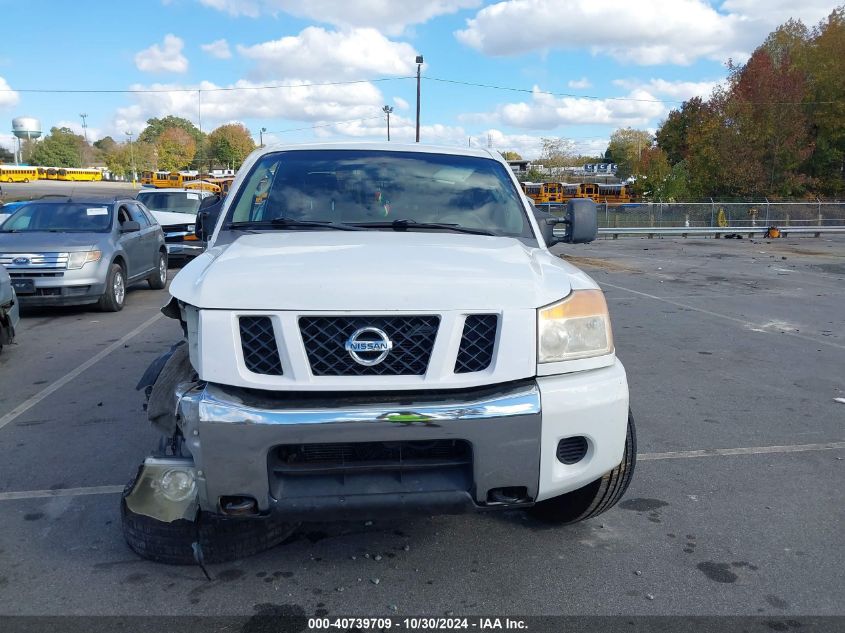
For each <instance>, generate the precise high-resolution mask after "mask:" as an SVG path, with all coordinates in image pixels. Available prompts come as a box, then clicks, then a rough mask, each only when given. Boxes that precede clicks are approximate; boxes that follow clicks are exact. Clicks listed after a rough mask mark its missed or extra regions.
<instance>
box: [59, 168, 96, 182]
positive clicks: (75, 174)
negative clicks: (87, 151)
mask: <svg viewBox="0 0 845 633" xmlns="http://www.w3.org/2000/svg"><path fill="white" fill-rule="evenodd" d="M102 179H103V172H101V171H100V170H99V169H76V168H70V167H68V168H65V167H62V168H61V169H59V170H58V171H57V172H56V180H71V181H83V180H102Z"/></svg>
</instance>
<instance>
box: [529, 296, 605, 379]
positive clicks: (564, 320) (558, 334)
mask: <svg viewBox="0 0 845 633" xmlns="http://www.w3.org/2000/svg"><path fill="white" fill-rule="evenodd" d="M537 338H538V341H537V354H538V362H540V363H555V362H558V361H562V360H575V359H577V358H590V357H591V356H602V355H604V354H609V353H611V352H612V351H613V333H612V332H611V330H610V315H609V314H608V312H607V302H606V301H605V300H604V293H603V292H602V291H601V290H573V291H572V294H570V295H569V296H568V297H566V298H565V299H563V300H562V301H558V302H557V303H553V304H552V305H550V306H546V307H545V308H540V309H539V310H538V311H537Z"/></svg>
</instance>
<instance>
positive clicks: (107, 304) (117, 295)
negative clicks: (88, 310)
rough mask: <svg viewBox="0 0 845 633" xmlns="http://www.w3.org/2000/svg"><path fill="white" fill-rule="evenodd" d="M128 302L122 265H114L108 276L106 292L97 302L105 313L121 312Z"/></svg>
mask: <svg viewBox="0 0 845 633" xmlns="http://www.w3.org/2000/svg"><path fill="white" fill-rule="evenodd" d="M125 301H126V275H125V274H124V273H123V267H122V266H121V265H120V264H112V265H111V268H110V269H109V274H108V275H107V276H106V291H105V292H104V293H103V296H102V297H100V300H99V301H98V302H97V307H99V308H100V310H102V311H103V312H120V311H121V310H123V304H124V302H125Z"/></svg>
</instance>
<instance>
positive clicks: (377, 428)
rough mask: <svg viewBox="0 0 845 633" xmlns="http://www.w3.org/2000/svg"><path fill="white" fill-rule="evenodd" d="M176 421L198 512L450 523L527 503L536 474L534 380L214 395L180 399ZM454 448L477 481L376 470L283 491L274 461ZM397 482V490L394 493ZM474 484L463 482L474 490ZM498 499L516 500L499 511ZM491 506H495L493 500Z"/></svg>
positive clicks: (216, 391)
mask: <svg viewBox="0 0 845 633" xmlns="http://www.w3.org/2000/svg"><path fill="white" fill-rule="evenodd" d="M178 411H179V417H180V424H181V427H182V432H183V434H184V436H185V438H186V447H187V449H188V450H189V451H190V453H191V455H192V456H193V462H194V468H195V472H196V481H197V493H198V499H199V506H200V507H201V508H202V509H204V510H208V511H211V512H219V511H220V509H221V506H220V499H221V497H231V496H242V497H251V498H253V499H255V500H256V502H257V506H258V510H259V511H261V512H267V511H270V510H274V511H279V512H283V513H285V514H288V515H290V516H291V517H294V516H296V517H299V518H330V517H332V516H335V517H338V516H344V515H347V514H348V513H349V512H352V513H355V512H357V511H361V513H362V514H366V513H367V512H368V511H369V512H372V511H374V510H376V511H379V512H381V511H382V510H383V509H392V508H396V507H397V506H402V507H403V508H405V509H409V510H411V509H414V508H416V509H417V510H418V509H420V508H424V509H425V510H427V511H428V510H430V511H432V512H451V511H460V510H461V509H471V508H472V507H485V506H495V505H508V504H509V503H511V502H512V504H513V505H520V504H524V503H531V502H532V501H533V500H534V499H536V498H537V494H538V485H539V468H540V440H541V426H542V425H541V416H540V390H539V388H538V386H537V384H536V382H535V381H523V382H521V383H518V384H513V383H511V384H508V385H498V386H496V387H493V388H485V389H474V390H471V391H469V392H468V391H463V392H458V393H450V392H444V391H440V392H438V393H434V394H419V393H418V394H407V393H406V394H389V395H383V396H380V395H365V396H360V395H357V394H347V395H346V396H342V395H341V396H332V395H331V394H326V393H323V394H320V397H319V400H318V399H316V398H315V397H309V396H297V397H293V398H292V397H286V396H283V395H279V396H273V395H263V394H260V395H257V394H256V392H250V391H246V390H241V389H232V388H224V387H221V386H217V385H213V384H208V385H206V386H204V387H198V388H194V389H191V390H189V391H187V392H186V393H183V394H182V395H181V397H180V398H179V404H178ZM443 440H455V441H460V442H465V443H468V444H469V445H470V447H471V473H469V474H468V479H467V480H466V481H464V483H463V484H458V485H457V486H452V483H453V482H450V480H449V478H448V477H446V476H445V471H444V476H443V477H440V478H438V477H436V476H431V477H428V478H426V477H423V476H420V477H416V476H407V477H405V478H403V476H402V473H401V472H400V471H398V470H397V471H396V472H394V471H393V470H391V468H394V466H395V465H393V466H391V465H384V464H380V465H379V468H381V470H379V468H374V469H373V470H374V471H378V472H373V473H370V474H367V475H366V476H363V475H362V476H360V477H359V476H358V474H355V475H346V474H343V475H338V476H334V477H332V476H330V475H321V477H323V478H322V479H319V480H318V479H314V480H313V485H310V486H309V485H306V484H303V481H307V473H306V474H305V475H306V477H305V478H303V477H302V476H298V477H295V478H293V479H288V480H287V481H280V480H279V478H278V477H277V476H276V475H275V474H274V471H273V467H272V462H273V459H274V455H275V454H276V453H275V452H276V451H277V450H278V448H279V447H280V446H298V445H310V446H313V445H319V446H325V445H338V444H344V443H360V442H375V443H400V442H425V441H443ZM397 482H398V483H397ZM467 482H468V483H467ZM500 489H508V490H520V491H524V493H520V494H521V496H518V497H516V498H514V499H512V500H511V502H509V501H507V500H505V501H502V498H501V496H500V495H499V494H498V492H497V491H499V490H500ZM491 495H492V496H491Z"/></svg>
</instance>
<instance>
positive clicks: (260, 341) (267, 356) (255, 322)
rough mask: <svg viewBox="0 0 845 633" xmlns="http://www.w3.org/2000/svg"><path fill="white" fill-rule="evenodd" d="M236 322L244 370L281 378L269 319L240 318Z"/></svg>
mask: <svg viewBox="0 0 845 633" xmlns="http://www.w3.org/2000/svg"><path fill="white" fill-rule="evenodd" d="M238 322H239V325H240V329H241V349H243V352H244V363H245V364H246V368H247V369H248V370H249V371H251V372H254V373H256V374H265V375H267V376H281V375H282V361H281V359H280V358H279V347H278V345H277V344H276V335H275V333H274V332H273V322H272V321H271V320H270V317H267V316H254V317H253V316H242V317H240V318H239V319H238Z"/></svg>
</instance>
